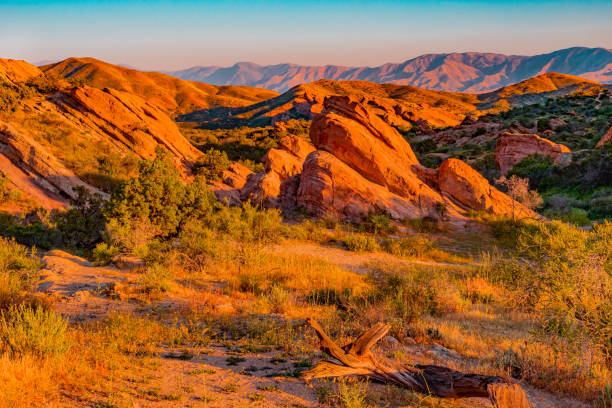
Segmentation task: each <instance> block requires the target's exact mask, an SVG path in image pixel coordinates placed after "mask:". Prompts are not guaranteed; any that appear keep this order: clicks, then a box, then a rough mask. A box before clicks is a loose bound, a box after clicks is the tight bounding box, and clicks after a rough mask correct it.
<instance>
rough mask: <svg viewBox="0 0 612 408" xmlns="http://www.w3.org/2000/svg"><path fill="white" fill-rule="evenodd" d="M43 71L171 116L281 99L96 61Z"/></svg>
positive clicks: (53, 66) (80, 60) (270, 93)
mask: <svg viewBox="0 0 612 408" xmlns="http://www.w3.org/2000/svg"><path fill="white" fill-rule="evenodd" d="M40 68H41V70H42V71H43V72H45V73H46V74H48V75H53V76H58V77H61V78H65V79H69V80H71V81H72V82H75V83H84V84H87V85H89V86H92V87H94V88H100V89H103V88H112V89H116V90H119V91H125V92H130V93H133V94H135V95H138V96H141V97H143V98H145V99H147V101H148V102H149V103H152V104H154V105H156V106H157V107H159V108H160V109H162V110H164V111H166V112H168V113H171V114H181V113H188V112H191V111H193V110H196V109H207V108H214V107H218V106H232V107H236V106H245V105H250V104H253V103H255V102H259V101H262V100H265V99H269V98H273V97H275V96H277V95H278V94H277V93H276V92H274V91H269V90H264V89H259V88H251V87H246V86H215V85H208V84H203V83H201V82H190V81H183V80H181V79H177V78H175V77H171V76H169V75H165V74H161V73H159V72H142V71H137V70H134V69H129V68H125V67H121V66H118V65H113V64H109V63H106V62H104V61H99V60H97V59H94V58H68V59H66V60H64V61H61V62H58V63H56V64H51V65H45V66H42V67H40Z"/></svg>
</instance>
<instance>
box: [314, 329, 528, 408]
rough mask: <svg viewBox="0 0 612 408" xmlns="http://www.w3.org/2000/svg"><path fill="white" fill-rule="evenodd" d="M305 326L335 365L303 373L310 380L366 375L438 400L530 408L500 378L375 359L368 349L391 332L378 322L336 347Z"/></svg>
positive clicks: (517, 389)
mask: <svg viewBox="0 0 612 408" xmlns="http://www.w3.org/2000/svg"><path fill="white" fill-rule="evenodd" d="M307 323H308V324H309V325H310V326H311V327H312V328H313V329H314V330H315V331H316V333H317V336H318V337H319V340H320V347H321V350H322V351H323V352H325V353H326V354H328V355H330V356H331V357H333V358H335V359H336V360H337V362H331V361H322V362H320V363H319V364H318V365H317V366H316V367H313V368H312V369H310V370H307V371H304V372H303V373H302V378H304V379H305V380H310V379H314V378H324V377H342V376H349V375H359V376H368V377H370V378H372V379H374V380H376V381H379V382H383V383H392V384H396V385H398V386H400V387H404V388H407V389H410V390H412V391H416V392H419V393H423V394H428V395H433V396H436V397H441V398H462V397H489V399H490V400H491V403H492V404H493V406H494V407H495V408H530V405H529V402H528V400H527V395H526V394H525V391H524V390H523V388H522V387H521V386H520V385H518V384H516V383H511V382H509V381H508V380H506V379H505V378H503V377H497V376H490V375H480V374H466V373H462V372H459V371H455V370H453V369H450V368H447V367H442V366H435V365H408V364H402V363H399V362H396V361H392V360H389V359H386V358H384V357H382V356H376V355H374V354H373V353H372V352H371V351H370V348H371V347H372V346H373V345H374V344H375V343H376V342H377V341H378V340H380V339H381V338H382V337H383V336H385V334H387V332H388V331H389V329H390V326H389V325H386V324H383V323H378V324H376V325H374V326H372V327H371V328H370V329H369V330H367V331H366V332H365V333H363V334H362V335H361V336H359V337H358V338H357V339H356V340H355V341H353V342H351V343H349V344H347V345H346V346H344V347H340V346H338V345H337V344H336V343H335V342H334V341H333V340H332V339H330V338H329V336H328V335H327V334H326V333H325V331H324V330H323V328H322V327H321V326H320V325H319V324H318V323H317V322H316V321H314V320H313V319H307Z"/></svg>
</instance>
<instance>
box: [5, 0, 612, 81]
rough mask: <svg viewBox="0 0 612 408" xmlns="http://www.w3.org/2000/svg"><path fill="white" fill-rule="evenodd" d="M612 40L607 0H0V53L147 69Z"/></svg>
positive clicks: (528, 48) (535, 49) (386, 57)
mask: <svg viewBox="0 0 612 408" xmlns="http://www.w3.org/2000/svg"><path fill="white" fill-rule="evenodd" d="M572 46H585V47H604V48H612V1H611V0H599V1H588V0H585V1H524V0H516V1H437V2H430V1H392V0H378V1H361V0H353V1H351V0H346V1H335V0H329V1H301V0H294V1H286V2H284V1H259V0H248V1H234V0H226V1H217V2H215V1H193V0H183V1H167V0H149V1H136V0H124V1H117V0H107V1H87V0H78V1H77V0H63V1H60V0H56V1H45V2H42V1H31V0H18V1H14V0H11V1H4V0H0V58H15V59H25V60H26V61H29V62H32V63H37V62H41V61H58V60H61V59H64V58H68V57H94V58H99V59H102V60H104V61H108V62H111V63H115V64H123V65H128V66H131V67H135V68H140V69H149V70H166V71H168V70H178V69H183V68H188V67H191V66H197V65H200V66H208V65H218V66H229V65H232V64H234V63H236V62H239V61H251V62H255V63H257V64H261V65H267V64H277V63H285V62H291V63H296V64H301V65H325V64H334V65H348V66H364V65H365V66H376V65H381V64H384V63H387V62H402V61H405V60H407V59H410V58H414V57H416V56H419V55H422V54H427V53H446V52H464V51H477V52H495V53H502V54H519V55H535V54H540V53H546V52H551V51H554V50H558V49H563V48H568V47H572Z"/></svg>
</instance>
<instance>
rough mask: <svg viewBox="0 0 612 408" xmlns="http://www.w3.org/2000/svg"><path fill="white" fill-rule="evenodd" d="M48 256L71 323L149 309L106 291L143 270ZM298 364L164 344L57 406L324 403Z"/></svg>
mask: <svg viewBox="0 0 612 408" xmlns="http://www.w3.org/2000/svg"><path fill="white" fill-rule="evenodd" d="M267 250H268V251H270V252H272V253H284V254H296V255H297V254H299V255H310V256H314V257H318V258H323V259H326V260H328V261H330V262H333V263H336V264H337V265H339V266H341V267H343V268H347V269H351V270H354V271H357V272H360V271H363V270H365V266H366V265H367V264H368V263H372V262H377V261H385V262H402V263H403V262H411V261H406V260H400V259H396V258H393V257H392V256H390V255H387V254H359V253H353V252H348V251H344V250H342V249H339V248H327V247H321V246H317V245H314V244H303V245H292V246H280V245H276V246H270V247H268V248H267ZM43 262H44V265H45V268H44V270H43V273H42V278H41V281H40V283H39V285H38V288H37V290H38V291H39V292H42V293H45V294H46V295H47V296H48V297H49V298H50V299H52V300H54V303H53V304H54V305H55V306H54V307H55V309H56V311H58V312H59V313H61V314H63V315H64V316H67V317H68V318H69V319H70V321H72V322H81V321H87V320H96V319H101V318H103V317H105V316H107V315H108V313H110V312H111V311H124V312H130V313H135V314H138V313H140V312H142V311H144V310H145V306H143V305H139V304H137V303H133V302H126V301H124V300H123V299H121V298H120V297H116V296H115V297H113V296H109V295H108V293H109V291H112V290H113V289H114V288H116V287H121V286H124V287H125V286H129V285H131V284H133V283H134V282H135V281H136V280H137V278H138V274H139V271H138V270H135V269H131V270H130V269H119V268H117V267H115V266H103V267H100V266H93V265H92V264H91V263H90V262H88V261H87V260H86V259H83V258H80V257H77V256H74V255H71V254H69V253H66V252H62V251H57V250H54V251H51V252H49V253H48V254H47V255H46V256H44V258H43ZM427 264H431V263H429V262H427ZM187 301H188V300H187V299H181V298H180V297H179V298H167V299H162V300H161V304H163V305H165V306H166V307H180V306H181V303H182V302H187ZM158 306H159V305H158ZM392 340H393V339H390V340H389V339H386V340H384V341H383V342H382V343H383V344H382V345H381V347H386V348H388V349H393V348H401V349H402V352H403V355H404V356H406V358H409V359H410V360H411V361H413V362H414V363H421V364H423V363H424V364H430V363H437V364H444V363H445V362H447V363H448V362H449V361H452V360H454V359H462V358H463V357H462V356H461V355H459V354H458V353H456V352H455V351H453V350H448V349H445V348H443V347H441V346H437V347H436V345H433V346H425V345H419V344H414V345H408V346H404V345H401V344H399V343H397V342H396V341H395V342H393V341H392ZM296 364H299V362H297V361H291V360H286V359H283V358H279V353H275V352H259V353H247V354H244V353H241V354H240V355H239V357H237V354H236V353H235V352H232V350H231V349H230V348H228V347H224V346H223V345H221V344H213V345H210V346H208V347H201V348H170V347H165V348H160V349H159V350H158V353H157V356H156V357H154V358H153V359H152V360H150V361H149V362H148V363H147V364H146V365H143V366H142V367H140V369H139V370H137V371H130V372H125V373H121V375H119V376H118V377H117V378H113V379H111V382H112V384H113V385H114V388H116V391H115V392H112V393H111V395H110V396H109V397H108V401H100V399H99V396H91V395H83V396H82V398H81V400H79V401H75V400H74V399H73V398H70V399H67V400H65V401H62V402H61V404H62V405H59V406H66V407H110V406H121V405H120V403H124V402H125V401H129V402H130V404H131V406H133V407H142V408H145V407H147V408H148V407H151V408H153V407H211V408H212V407H245V406H249V407H250V406H253V407H318V406H322V405H320V404H319V403H318V402H317V400H318V398H317V393H316V390H315V388H314V387H312V386H311V385H308V384H306V383H305V382H304V381H303V380H301V379H299V378H294V377H291V376H287V375H286V373H287V372H291V370H293V369H294V368H295V366H296ZM115 385H116V387H115ZM368 387H372V389H374V390H377V392H381V393H384V392H385V388H384V386H383V385H375V384H370V385H369V386H368ZM525 388H526V389H527V391H528V395H529V398H530V400H531V402H532V404H533V406H534V407H535V408H553V407H565V408H574V407H575V408H578V407H585V406H586V405H584V404H582V403H579V402H576V401H568V400H563V401H561V400H559V399H557V398H556V397H555V396H553V395H552V394H549V393H545V392H542V391H538V390H534V389H531V388H529V387H525ZM369 390H370V388H369ZM424 398H426V397H424ZM102 403H106V404H107V405H101V404H102ZM112 404H114V405H112ZM453 404H454V405H452V406H453V407H472V408H479V407H482V408H484V407H491V404H490V403H489V401H488V400H487V399H484V398H471V399H463V400H457V401H454V402H453ZM409 406H425V405H420V404H419V405H409ZM426 406H430V405H426Z"/></svg>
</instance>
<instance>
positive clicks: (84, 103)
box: [0, 60, 200, 209]
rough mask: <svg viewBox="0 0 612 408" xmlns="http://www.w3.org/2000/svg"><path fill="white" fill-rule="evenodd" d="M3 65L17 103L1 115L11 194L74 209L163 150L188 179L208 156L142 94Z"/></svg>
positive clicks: (1, 155) (0, 147)
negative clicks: (84, 195) (72, 204)
mask: <svg viewBox="0 0 612 408" xmlns="http://www.w3.org/2000/svg"><path fill="white" fill-rule="evenodd" d="M0 66H1V67H2V71H1V72H2V78H1V79H0V81H1V82H2V86H3V87H4V88H3V96H6V97H10V98H9V99H10V101H11V103H12V105H11V109H6V110H2V111H1V112H0V162H1V163H2V168H1V169H0V170H1V171H2V173H3V175H4V177H6V178H8V179H9V182H10V185H9V187H10V188H11V189H16V190H19V191H21V192H22V194H23V195H24V196H25V197H26V198H31V199H33V200H34V201H35V202H36V203H37V204H38V205H41V206H42V207H44V208H48V209H53V208H58V207H65V206H67V205H68V199H69V198H71V197H75V193H74V191H73V188H74V187H78V186H83V187H85V188H86V189H88V190H90V191H92V192H100V193H101V194H103V195H104V194H105V192H104V191H106V192H110V189H111V188H112V186H113V185H116V183H117V182H118V181H120V180H122V179H125V178H127V177H129V176H130V174H129V172H130V169H132V170H135V169H136V168H137V161H138V159H151V158H153V157H155V154H156V153H155V152H156V149H157V148H160V147H161V148H163V149H165V150H166V151H168V152H169V153H170V154H171V157H172V158H173V159H174V161H175V164H176V166H177V168H178V169H179V170H180V171H182V172H183V173H184V174H185V175H188V174H189V172H190V167H191V165H192V163H193V162H194V161H195V159H196V158H197V157H198V156H199V155H200V151H199V150H197V149H196V148H195V147H193V146H192V145H191V144H190V143H189V142H188V141H187V140H186V139H185V138H184V136H183V135H182V134H181V132H180V131H179V129H178V127H177V125H176V123H175V122H174V121H173V120H172V119H171V118H170V117H169V116H168V114H167V113H166V112H165V111H163V110H162V109H161V108H160V107H158V106H157V104H155V103H150V102H149V101H148V100H145V99H143V98H142V97H140V96H138V95H135V94H132V93H129V92H126V91H120V90H116V89H111V88H104V89H98V88H93V87H90V86H87V85H81V86H78V87H74V86H73V85H71V84H69V83H68V82H66V81H63V80H57V79H53V77H49V76H48V75H47V74H44V73H41V71H40V70H39V69H38V68H36V67H34V66H31V65H29V66H28V65H27V63H25V62H22V61H21V62H20V61H10V60H0ZM28 80H32V81H34V82H36V83H40V84H44V86H37V85H30V83H29V82H24V81H28ZM39 88H41V89H44V90H42V91H41V89H39ZM101 190H102V191H101Z"/></svg>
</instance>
